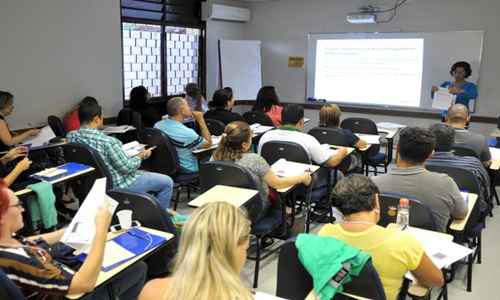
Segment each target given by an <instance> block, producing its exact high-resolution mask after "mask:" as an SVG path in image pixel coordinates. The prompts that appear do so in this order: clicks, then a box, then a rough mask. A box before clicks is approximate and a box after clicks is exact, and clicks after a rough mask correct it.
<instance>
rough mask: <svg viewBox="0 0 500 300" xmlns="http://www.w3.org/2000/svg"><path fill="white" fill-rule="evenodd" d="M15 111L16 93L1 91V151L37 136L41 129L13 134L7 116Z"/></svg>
mask: <svg viewBox="0 0 500 300" xmlns="http://www.w3.org/2000/svg"><path fill="white" fill-rule="evenodd" d="M13 111H14V95H12V94H11V93H9V92H4V91H0V151H6V150H8V149H9V148H10V147H11V146H13V145H16V144H19V143H22V142H23V141H24V140H26V139H28V138H30V137H32V136H36V135H37V134H38V133H40V129H29V130H26V131H25V132H23V133H21V134H18V135H12V133H11V132H10V129H9V124H7V121H6V120H5V117H7V116H8V115H10V114H12V112H13Z"/></svg>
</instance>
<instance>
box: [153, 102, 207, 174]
mask: <svg viewBox="0 0 500 300" xmlns="http://www.w3.org/2000/svg"><path fill="white" fill-rule="evenodd" d="M167 114H168V119H165V120H161V121H159V122H157V123H156V124H155V128H157V129H160V130H161V131H163V132H164V133H165V134H166V135H168V137H169V138H170V141H171V142H172V143H173V144H174V146H175V148H176V150H177V155H178V157H179V164H180V166H181V171H183V172H184V173H196V172H198V159H197V158H196V157H195V156H194V155H193V152H192V150H193V149H196V148H200V147H201V148H209V147H210V146H212V139H211V135H210V131H209V130H208V128H207V124H206V123H205V119H204V118H203V113H202V112H199V111H191V108H190V107H189V104H188V103H187V101H186V99H184V98H181V97H175V98H172V99H170V100H168V102H167ZM191 117H192V118H193V119H194V120H195V121H196V123H197V124H198V127H199V128H200V132H201V136H199V135H198V134H197V133H196V131H194V130H193V129H191V128H189V127H187V126H186V125H184V124H183V121H184V120H185V119H188V118H191Z"/></svg>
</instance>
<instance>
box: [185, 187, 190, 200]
mask: <svg viewBox="0 0 500 300" xmlns="http://www.w3.org/2000/svg"><path fill="white" fill-rule="evenodd" d="M186 187H187V196H188V201H191V186H190V185H189V183H188V185H187V186H186Z"/></svg>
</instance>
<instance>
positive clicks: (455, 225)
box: [449, 193, 477, 231]
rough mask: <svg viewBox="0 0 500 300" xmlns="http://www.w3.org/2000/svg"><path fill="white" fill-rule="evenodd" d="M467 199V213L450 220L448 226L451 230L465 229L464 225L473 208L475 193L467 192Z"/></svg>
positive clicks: (475, 198)
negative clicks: (457, 218) (458, 218)
mask: <svg viewBox="0 0 500 300" xmlns="http://www.w3.org/2000/svg"><path fill="white" fill-rule="evenodd" d="M467 199H468V200H467V205H468V211H467V215H466V216H465V218H463V219H462V220H453V222H451V224H450V227H449V228H450V229H451V230H454V231H463V230H464V229H465V225H467V222H468V221H469V218H470V214H471V212H472V209H473V208H474V205H475V204H476V201H477V195H476V194H472V193H469V194H468V197H467Z"/></svg>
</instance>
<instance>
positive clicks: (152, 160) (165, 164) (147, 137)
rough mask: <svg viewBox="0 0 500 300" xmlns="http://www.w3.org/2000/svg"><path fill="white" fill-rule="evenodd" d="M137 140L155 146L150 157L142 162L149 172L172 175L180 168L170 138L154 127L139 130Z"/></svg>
mask: <svg viewBox="0 0 500 300" xmlns="http://www.w3.org/2000/svg"><path fill="white" fill-rule="evenodd" d="M139 141H140V142H141V143H143V144H146V145H148V146H150V147H152V146H156V149H154V150H153V151H152V152H151V157H149V158H148V159H146V160H145V161H144V162H143V167H144V168H145V169H146V170H149V171H151V172H157V173H161V174H165V175H169V176H172V175H174V174H176V173H177V172H178V171H179V170H180V165H179V158H178V156H177V150H176V149H175V146H174V145H173V144H172V142H171V141H170V138H169V137H168V136H167V135H166V134H165V133H164V132H163V131H161V130H159V129H156V128H144V129H143V130H142V131H140V132H139Z"/></svg>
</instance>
